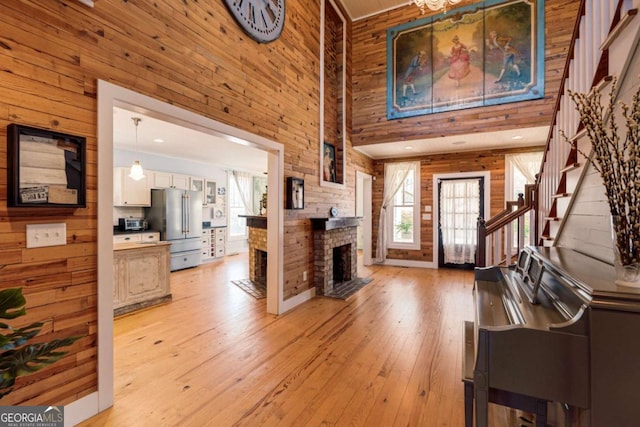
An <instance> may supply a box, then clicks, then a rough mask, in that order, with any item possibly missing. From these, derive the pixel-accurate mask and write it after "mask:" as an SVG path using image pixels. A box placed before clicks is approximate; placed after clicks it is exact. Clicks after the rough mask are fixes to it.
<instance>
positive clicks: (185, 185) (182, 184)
mask: <svg viewBox="0 0 640 427" xmlns="http://www.w3.org/2000/svg"><path fill="white" fill-rule="evenodd" d="M151 174H152V175H153V182H152V184H151V187H152V188H180V189H181V190H188V189H189V185H190V179H189V178H190V177H189V175H181V174H177V173H171V172H158V171H154V172H152V173H151Z"/></svg>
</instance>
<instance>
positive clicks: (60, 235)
mask: <svg viewBox="0 0 640 427" xmlns="http://www.w3.org/2000/svg"><path fill="white" fill-rule="evenodd" d="M66 244H67V224H66V223H64V222H61V223H55V224H27V248H41V247H43V246H61V245H66Z"/></svg>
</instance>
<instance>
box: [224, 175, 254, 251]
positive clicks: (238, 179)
mask: <svg viewBox="0 0 640 427" xmlns="http://www.w3.org/2000/svg"><path fill="white" fill-rule="evenodd" d="M227 187H228V188H229V191H228V201H227V203H228V206H229V224H228V225H229V228H228V231H229V235H228V238H229V239H230V240H238V239H246V238H248V237H249V233H248V229H247V219H246V218H243V217H240V215H253V211H252V209H251V204H252V198H251V195H252V190H253V181H252V176H251V174H249V173H246V172H237V171H231V172H229V184H228V186H227Z"/></svg>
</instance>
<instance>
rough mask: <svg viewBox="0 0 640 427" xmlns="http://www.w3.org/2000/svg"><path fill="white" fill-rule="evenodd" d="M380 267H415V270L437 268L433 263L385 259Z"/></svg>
mask: <svg viewBox="0 0 640 427" xmlns="http://www.w3.org/2000/svg"><path fill="white" fill-rule="evenodd" d="M382 265H391V266H395V267H417V268H434V269H437V268H438V266H437V265H435V264H434V263H433V262H426V261H411V260H407V259H391V258H387V259H385V260H384V263H382Z"/></svg>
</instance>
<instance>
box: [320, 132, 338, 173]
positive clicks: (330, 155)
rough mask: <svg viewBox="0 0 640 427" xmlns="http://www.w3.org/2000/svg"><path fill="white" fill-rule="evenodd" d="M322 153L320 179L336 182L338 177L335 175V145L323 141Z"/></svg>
mask: <svg viewBox="0 0 640 427" xmlns="http://www.w3.org/2000/svg"><path fill="white" fill-rule="evenodd" d="M323 153H324V154H323V156H322V174H323V175H322V179H323V180H325V181H327V182H338V178H337V176H336V147H335V146H334V145H332V144H329V143H328V142H325V143H324V150H323Z"/></svg>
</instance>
